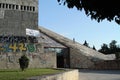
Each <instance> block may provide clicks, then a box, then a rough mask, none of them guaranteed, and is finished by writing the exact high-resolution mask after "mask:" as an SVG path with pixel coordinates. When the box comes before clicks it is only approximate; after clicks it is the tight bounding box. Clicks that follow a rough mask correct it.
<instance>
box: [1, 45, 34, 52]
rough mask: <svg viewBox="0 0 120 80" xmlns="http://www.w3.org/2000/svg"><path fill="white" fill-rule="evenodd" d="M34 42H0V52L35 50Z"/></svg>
mask: <svg viewBox="0 0 120 80" xmlns="http://www.w3.org/2000/svg"><path fill="white" fill-rule="evenodd" d="M35 50H36V47H35V44H32V43H3V44H2V43H1V44H0V52H27V51H28V52H35Z"/></svg>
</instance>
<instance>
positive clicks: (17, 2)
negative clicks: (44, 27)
mask: <svg viewBox="0 0 120 80" xmlns="http://www.w3.org/2000/svg"><path fill="white" fill-rule="evenodd" d="M26 28H30V29H38V0H0V35H9V34H14V35H16V36H25V34H26V31H25V30H26Z"/></svg>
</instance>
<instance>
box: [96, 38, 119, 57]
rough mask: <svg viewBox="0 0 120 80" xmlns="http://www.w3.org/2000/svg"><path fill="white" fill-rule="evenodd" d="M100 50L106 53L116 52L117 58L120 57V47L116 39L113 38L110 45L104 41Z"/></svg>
mask: <svg viewBox="0 0 120 80" xmlns="http://www.w3.org/2000/svg"><path fill="white" fill-rule="evenodd" d="M98 51H99V52H102V53H104V54H115V56H116V59H120V47H119V45H117V41H115V40H112V41H111V42H110V43H109V46H108V45H107V44H105V43H104V44H103V45H102V46H101V49H99V50H98Z"/></svg>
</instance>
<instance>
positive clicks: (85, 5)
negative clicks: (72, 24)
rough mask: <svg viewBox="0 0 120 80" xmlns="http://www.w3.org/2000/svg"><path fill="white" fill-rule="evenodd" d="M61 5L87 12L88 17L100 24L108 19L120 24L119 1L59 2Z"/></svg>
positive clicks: (86, 0)
mask: <svg viewBox="0 0 120 80" xmlns="http://www.w3.org/2000/svg"><path fill="white" fill-rule="evenodd" d="M57 1H58V2H59V3H60V4H64V5H67V7H68V8H74V7H76V8H77V9H78V10H80V11H82V10H84V11H85V14H86V15H87V16H90V17H91V19H95V20H97V21H98V22H100V21H102V20H104V19H107V20H108V21H110V22H111V21H115V22H116V23H118V24H120V7H119V6H120V2H119V0H107V1H105V0H57Z"/></svg>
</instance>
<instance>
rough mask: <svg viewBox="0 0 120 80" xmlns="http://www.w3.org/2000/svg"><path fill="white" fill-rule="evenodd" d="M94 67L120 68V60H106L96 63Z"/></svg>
mask: <svg viewBox="0 0 120 80" xmlns="http://www.w3.org/2000/svg"><path fill="white" fill-rule="evenodd" d="M92 69H100V70H101V69H102V70H103V69H106V70H109V69H112V70H120V60H106V61H100V62H96V63H95V67H93V68H92Z"/></svg>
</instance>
